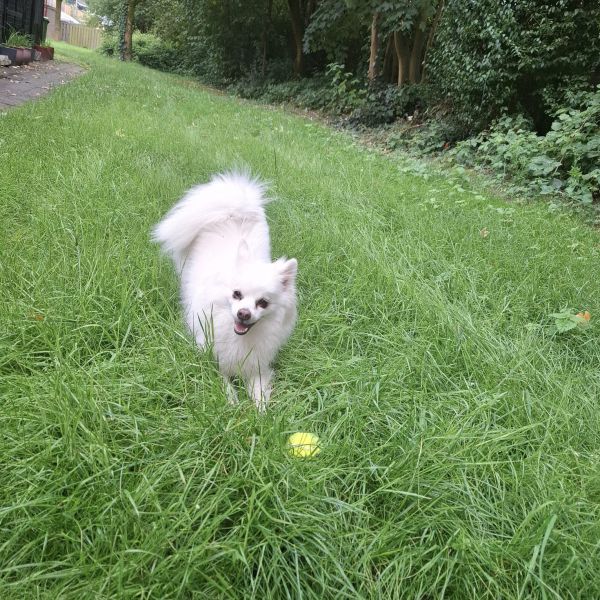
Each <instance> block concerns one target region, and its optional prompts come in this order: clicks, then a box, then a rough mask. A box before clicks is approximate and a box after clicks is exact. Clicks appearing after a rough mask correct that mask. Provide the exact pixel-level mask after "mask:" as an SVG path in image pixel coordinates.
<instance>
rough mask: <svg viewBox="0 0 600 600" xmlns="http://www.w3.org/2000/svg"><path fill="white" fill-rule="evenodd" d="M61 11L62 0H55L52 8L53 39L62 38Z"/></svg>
mask: <svg viewBox="0 0 600 600" xmlns="http://www.w3.org/2000/svg"><path fill="white" fill-rule="evenodd" d="M61 11H62V0H56V6H55V8H54V39H55V40H56V41H57V42H59V41H60V40H61V39H62V30H61V27H60V13H61Z"/></svg>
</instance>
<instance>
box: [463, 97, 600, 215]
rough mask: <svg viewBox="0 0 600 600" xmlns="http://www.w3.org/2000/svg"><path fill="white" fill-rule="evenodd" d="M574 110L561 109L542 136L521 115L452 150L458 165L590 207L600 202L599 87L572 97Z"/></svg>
mask: <svg viewBox="0 0 600 600" xmlns="http://www.w3.org/2000/svg"><path fill="white" fill-rule="evenodd" d="M577 103H578V104H579V106H578V107H576V108H571V107H568V108H563V109H560V110H559V111H557V112H556V113H555V120H554V121H553V123H552V125H551V129H550V131H549V132H548V133H547V134H546V135H545V136H540V135H537V134H536V133H535V132H534V131H532V130H531V125H532V124H531V121H530V120H527V119H525V118H523V117H520V118H513V117H504V118H502V119H500V120H498V121H497V122H495V123H494V124H493V126H492V127H491V128H490V130H489V131H485V132H483V133H481V134H479V135H478V136H477V137H475V138H473V139H470V140H466V141H464V142H461V143H459V144H458V145H457V147H456V148H455V149H453V150H452V151H451V155H452V156H453V157H454V158H455V159H456V160H458V161H459V162H462V163H466V164H471V165H483V166H487V167H491V168H492V169H493V170H494V171H496V172H499V173H501V174H503V175H508V176H510V177H511V178H512V179H513V180H515V181H516V182H517V183H518V184H520V185H521V186H522V187H523V188H525V189H527V190H529V191H533V192H535V193H539V194H550V193H559V194H562V195H564V196H565V197H566V198H568V199H569V200H574V201H577V202H580V203H583V204H591V203H592V202H593V201H594V200H598V199H600V166H599V165H600V86H598V88H597V90H596V91H594V92H588V93H587V94H585V95H581V94H579V95H578V96H577Z"/></svg>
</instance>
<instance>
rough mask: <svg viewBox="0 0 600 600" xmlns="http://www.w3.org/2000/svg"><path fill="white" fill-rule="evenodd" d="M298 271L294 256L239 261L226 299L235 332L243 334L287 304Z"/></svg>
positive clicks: (292, 291) (292, 295) (293, 289)
mask: <svg viewBox="0 0 600 600" xmlns="http://www.w3.org/2000/svg"><path fill="white" fill-rule="evenodd" d="M297 270H298V263H297V261H296V259H295V258H291V259H290V260H285V259H279V260H277V261H275V262H274V263H270V264H269V263H267V264H265V263H242V264H239V263H238V269H237V274H236V276H235V278H234V280H233V285H232V289H231V290H230V291H229V298H228V300H229V306H230V309H231V316H232V318H233V331H234V332H235V333H237V335H245V334H246V333H248V332H249V331H250V329H251V328H252V327H253V326H254V325H256V323H258V322H259V321H260V320H262V319H269V317H272V316H273V315H274V314H275V313H276V312H277V311H279V310H281V309H282V308H284V307H285V306H286V305H289V304H290V301H291V300H293V298H294V295H295V293H296V292H295V280H296V271H297Z"/></svg>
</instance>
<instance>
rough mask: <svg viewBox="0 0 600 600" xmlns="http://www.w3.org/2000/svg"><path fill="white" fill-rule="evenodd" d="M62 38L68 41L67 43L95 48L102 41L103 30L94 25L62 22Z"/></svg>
mask: <svg viewBox="0 0 600 600" xmlns="http://www.w3.org/2000/svg"><path fill="white" fill-rule="evenodd" d="M60 39H61V40H62V41H63V42H67V44H73V46H81V47H83V48H90V49H91V50H95V49H96V48H98V47H99V46H100V44H101V42H102V31H101V30H100V29H96V28H94V27H86V26H85V25H75V24H74V23H65V22H62V23H61V24H60Z"/></svg>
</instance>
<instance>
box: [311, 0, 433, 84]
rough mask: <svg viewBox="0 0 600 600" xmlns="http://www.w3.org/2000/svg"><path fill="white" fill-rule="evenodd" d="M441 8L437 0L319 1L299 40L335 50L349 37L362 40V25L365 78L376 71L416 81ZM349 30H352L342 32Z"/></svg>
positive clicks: (399, 81) (387, 76) (389, 78)
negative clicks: (365, 44)
mask: <svg viewBox="0 0 600 600" xmlns="http://www.w3.org/2000/svg"><path fill="white" fill-rule="evenodd" d="M442 9H443V2H442V0H400V1H396V2H390V1H383V0H367V1H365V0H322V2H321V3H320V4H319V6H318V8H317V10H316V12H315V15H314V18H313V19H312V21H311V23H310V25H309V27H308V28H307V32H306V36H305V37H306V39H305V42H306V45H307V46H308V47H311V48H312V49H314V50H316V49H322V50H325V51H327V52H329V51H330V48H333V49H334V53H339V50H340V48H343V47H344V45H347V44H348V40H349V39H352V38H353V37H357V38H358V39H359V40H360V39H364V35H365V34H366V31H367V28H368V30H369V32H370V45H369V59H368V62H367V65H368V66H367V77H368V79H369V80H370V81H372V80H373V79H375V78H377V77H380V76H381V77H383V78H384V79H385V80H386V81H388V82H390V83H391V82H393V83H397V84H398V85H399V86H402V85H404V84H405V83H419V82H420V81H421V79H422V74H423V64H424V60H425V57H426V51H427V49H428V47H429V46H430V45H431V40H432V38H433V36H434V33H435V30H436V27H437V23H438V21H439V18H440V15H441V12H442ZM349 29H351V30H353V33H352V35H348V33H349ZM363 32H364V33H363ZM358 44H359V45H361V43H360V42H358ZM382 48H384V49H385V50H384V52H383V53H382V52H381V49H382ZM382 54H383V55H382ZM344 62H346V61H344ZM347 66H348V67H350V68H353V67H354V68H357V67H358V65H347Z"/></svg>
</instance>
